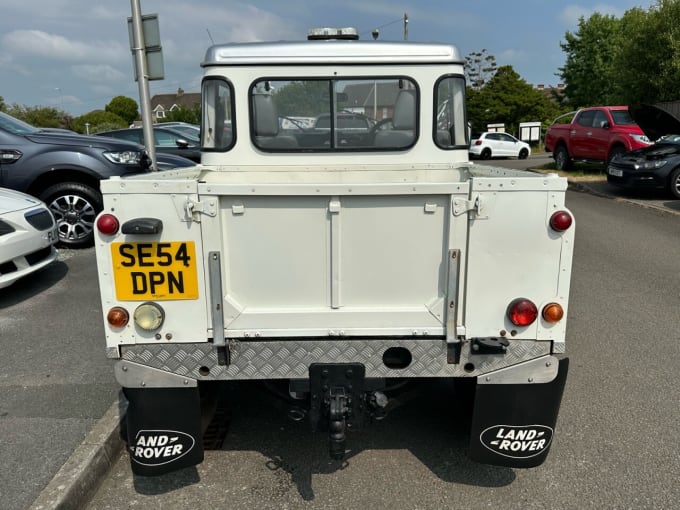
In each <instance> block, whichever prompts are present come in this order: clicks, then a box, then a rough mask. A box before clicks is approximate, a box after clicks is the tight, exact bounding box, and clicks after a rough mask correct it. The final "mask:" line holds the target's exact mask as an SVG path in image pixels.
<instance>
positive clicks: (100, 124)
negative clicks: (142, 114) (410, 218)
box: [72, 110, 130, 134]
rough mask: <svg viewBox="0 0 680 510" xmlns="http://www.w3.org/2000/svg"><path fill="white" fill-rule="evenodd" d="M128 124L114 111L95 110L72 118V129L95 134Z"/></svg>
mask: <svg viewBox="0 0 680 510" xmlns="http://www.w3.org/2000/svg"><path fill="white" fill-rule="evenodd" d="M85 124H89V126H86V125H85ZM129 125H130V124H129V123H128V122H127V121H126V120H125V119H122V118H120V117H119V116H118V115H116V114H115V113H111V112H107V111H103V110H95V111H92V112H89V113H86V114H85V115H81V116H80V117H78V118H76V119H74V120H73V127H72V129H74V130H75V131H77V132H78V133H87V132H89V133H90V134H95V133H99V132H100V131H110V130H112V129H121V128H126V127H128V126H129Z"/></svg>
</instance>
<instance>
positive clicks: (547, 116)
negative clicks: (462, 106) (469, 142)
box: [467, 66, 560, 134]
mask: <svg viewBox="0 0 680 510" xmlns="http://www.w3.org/2000/svg"><path fill="white" fill-rule="evenodd" d="M467 106H468V109H467V112H468V120H469V121H470V123H471V125H472V127H473V129H474V130H476V131H484V130H486V125H487V124H489V123H492V122H503V123H504V124H505V129H506V131H508V132H510V133H515V134H516V133H517V132H518V131H519V124H520V122H528V121H540V122H542V123H549V122H550V121H551V120H552V119H554V118H555V117H556V116H557V115H558V114H559V113H560V107H559V105H558V104H557V103H556V102H555V101H553V100H551V99H550V98H549V97H548V96H546V95H545V94H543V93H541V92H539V91H538V90H536V89H535V88H534V87H532V86H531V85H530V84H528V83H527V82H526V81H525V80H523V79H522V78H521V77H520V75H519V74H517V72H515V70H514V69H513V68H512V66H501V67H499V68H498V70H497V71H496V74H495V75H494V76H493V77H492V78H491V79H490V80H489V81H488V83H487V84H486V85H485V86H484V87H483V88H481V89H479V90H476V89H474V88H471V87H469V88H468V90H467Z"/></svg>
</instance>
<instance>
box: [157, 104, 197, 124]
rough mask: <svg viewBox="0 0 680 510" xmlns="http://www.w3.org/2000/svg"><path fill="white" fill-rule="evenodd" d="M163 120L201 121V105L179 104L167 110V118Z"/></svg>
mask: <svg viewBox="0 0 680 510" xmlns="http://www.w3.org/2000/svg"><path fill="white" fill-rule="evenodd" d="M161 122H187V123H189V124H200V123H201V107H200V106H198V105H196V106H195V107H194V108H187V107H185V106H179V107H177V108H173V109H172V110H170V111H166V112H165V118H164V119H163V120H162V121H161Z"/></svg>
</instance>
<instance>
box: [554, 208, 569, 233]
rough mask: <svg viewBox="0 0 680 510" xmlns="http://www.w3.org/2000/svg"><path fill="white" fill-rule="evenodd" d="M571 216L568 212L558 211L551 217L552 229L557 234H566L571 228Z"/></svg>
mask: <svg viewBox="0 0 680 510" xmlns="http://www.w3.org/2000/svg"><path fill="white" fill-rule="evenodd" d="M571 223H572V218H571V214H569V213H568V212H567V211H557V212H556V213H553V215H552V216H551V217H550V228H552V229H553V230H554V231H555V232H564V231H565V230H567V229H568V228H569V227H571Z"/></svg>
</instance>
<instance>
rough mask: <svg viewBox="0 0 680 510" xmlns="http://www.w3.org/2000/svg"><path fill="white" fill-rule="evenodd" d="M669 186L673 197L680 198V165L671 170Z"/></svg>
mask: <svg viewBox="0 0 680 510" xmlns="http://www.w3.org/2000/svg"><path fill="white" fill-rule="evenodd" d="M668 188H669V191H670V192H671V195H673V198H676V199H680V167H678V168H676V169H675V170H673V171H672V172H671V176H670V178H669V181H668Z"/></svg>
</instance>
